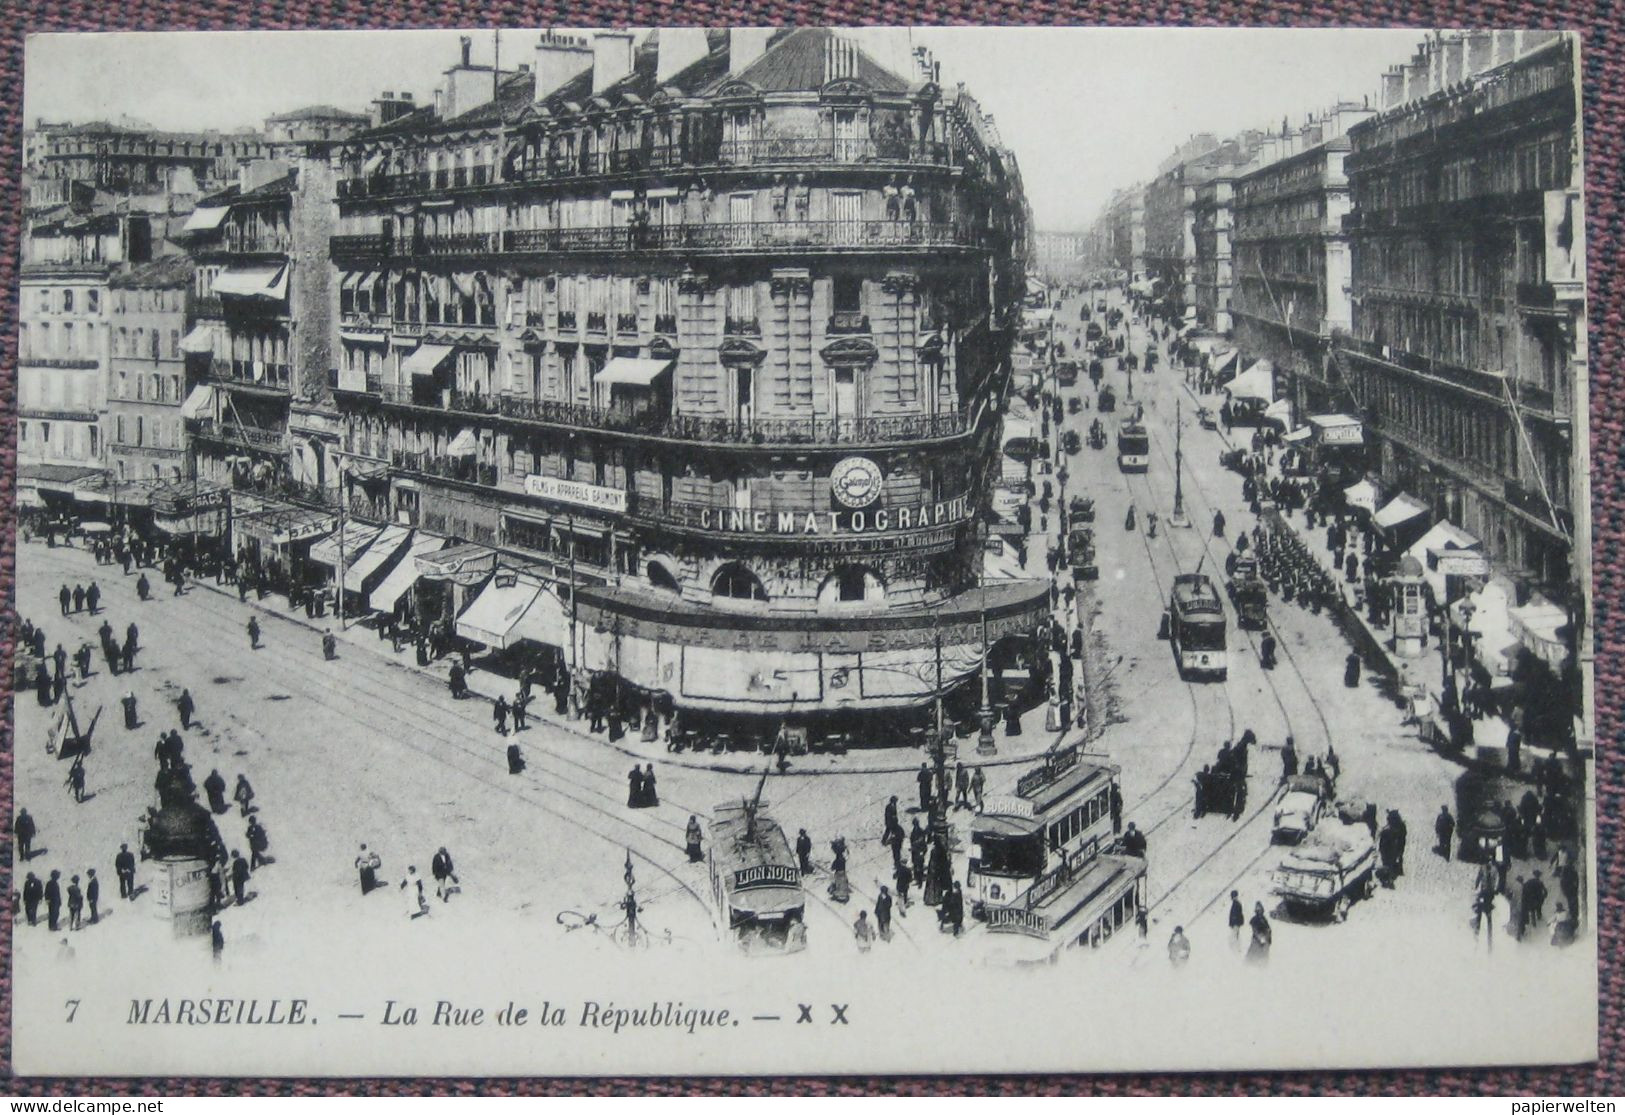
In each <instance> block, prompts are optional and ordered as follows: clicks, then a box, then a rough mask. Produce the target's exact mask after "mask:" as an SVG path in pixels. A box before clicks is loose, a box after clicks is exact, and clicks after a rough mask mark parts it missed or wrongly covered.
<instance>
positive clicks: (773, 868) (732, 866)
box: [710, 793, 807, 953]
mask: <svg viewBox="0 0 1625 1115" xmlns="http://www.w3.org/2000/svg"><path fill="white" fill-rule="evenodd" d="M710 867H711V890H712V893H713V895H714V896H715V898H716V903H717V910H718V912H719V913H720V914H721V915H722V916H723V917H724V918H725V919H727V924H728V931H729V932H730V933H731V934H732V935H733V938H734V941H735V943H736V944H738V946H739V947H740V948H741V949H743V950H745V951H746V952H753V953H754V952H769V953H780V952H799V951H800V950H801V949H803V948H805V947H806V944H807V933H806V928H805V924H804V922H803V915H804V911H805V907H806V895H805V894H804V893H803V891H802V888H801V869H800V867H799V866H798V865H797V864H796V858H795V855H794V853H793V852H792V851H791V849H790V841H789V840H788V839H787V838H786V837H785V835H784V829H782V828H780V827H779V825H778V823H777V822H776V821H774V820H773V819H772V818H770V817H769V816H768V815H767V812H766V806H765V803H763V802H762V800H761V796H760V793H758V795H757V797H756V799H755V800H754V801H739V802H729V803H726V804H723V805H719V806H717V807H716V809H715V810H714V811H713V813H712V817H711V852H710Z"/></svg>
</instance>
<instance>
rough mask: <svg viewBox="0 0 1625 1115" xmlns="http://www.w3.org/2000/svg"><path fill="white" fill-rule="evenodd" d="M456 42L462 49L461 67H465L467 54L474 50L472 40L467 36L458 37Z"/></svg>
mask: <svg viewBox="0 0 1625 1115" xmlns="http://www.w3.org/2000/svg"><path fill="white" fill-rule="evenodd" d="M457 42H458V44H459V45H460V46H461V47H462V48H463V65H464V66H465V67H466V66H467V65H468V59H469V54H470V52H471V51H472V50H473V49H474V40H473V39H472V38H470V37H469V36H467V35H459V36H458V37H457Z"/></svg>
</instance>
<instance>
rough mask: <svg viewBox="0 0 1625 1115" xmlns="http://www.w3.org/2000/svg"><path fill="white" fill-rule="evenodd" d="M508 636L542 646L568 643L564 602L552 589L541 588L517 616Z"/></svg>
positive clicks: (568, 631)
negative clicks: (528, 605) (520, 614)
mask: <svg viewBox="0 0 1625 1115" xmlns="http://www.w3.org/2000/svg"><path fill="white" fill-rule="evenodd" d="M509 638H510V639H511V640H513V641H515V642H517V641H519V640H520V639H524V640H526V641H528V642H532V643H540V644H541V645H542V646H550V647H562V646H568V645H569V643H570V620H569V617H568V616H566V615H565V612H564V603H563V601H561V600H560V599H559V598H558V595H557V594H556V593H554V592H553V591H552V590H550V589H547V588H543V589H542V590H541V591H540V592H538V593H537V594H536V599H535V601H533V602H532V603H531V606H530V607H529V608H527V609H525V614H524V615H522V616H520V617H519V622H518V623H517V624H516V625H514V629H513V631H512V633H511V634H510V635H509Z"/></svg>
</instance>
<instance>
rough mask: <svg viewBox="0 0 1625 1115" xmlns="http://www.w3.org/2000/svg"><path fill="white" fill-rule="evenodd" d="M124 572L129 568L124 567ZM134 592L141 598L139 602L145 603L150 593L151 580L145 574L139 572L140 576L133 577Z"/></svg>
mask: <svg viewBox="0 0 1625 1115" xmlns="http://www.w3.org/2000/svg"><path fill="white" fill-rule="evenodd" d="M125 572H126V573H128V572H129V570H128V569H126V570H125ZM135 594H136V595H137V596H138V597H140V598H141V602H142V603H143V604H145V603H146V602H147V598H148V597H150V596H151V595H152V582H151V581H149V580H147V575H146V574H145V573H143V574H141V576H139V577H137V578H136V579H135Z"/></svg>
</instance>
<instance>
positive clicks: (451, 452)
mask: <svg viewBox="0 0 1625 1115" xmlns="http://www.w3.org/2000/svg"><path fill="white" fill-rule="evenodd" d="M479 448H480V443H479V439H478V438H476V437H475V436H474V428H473V427H472V426H464V427H463V428H462V429H461V430H458V431H457V436H456V437H454V438H452V439H451V444H450V445H448V446H446V455H447V456H448V457H472V456H473V455H474V454H475V453H477V452H479Z"/></svg>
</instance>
